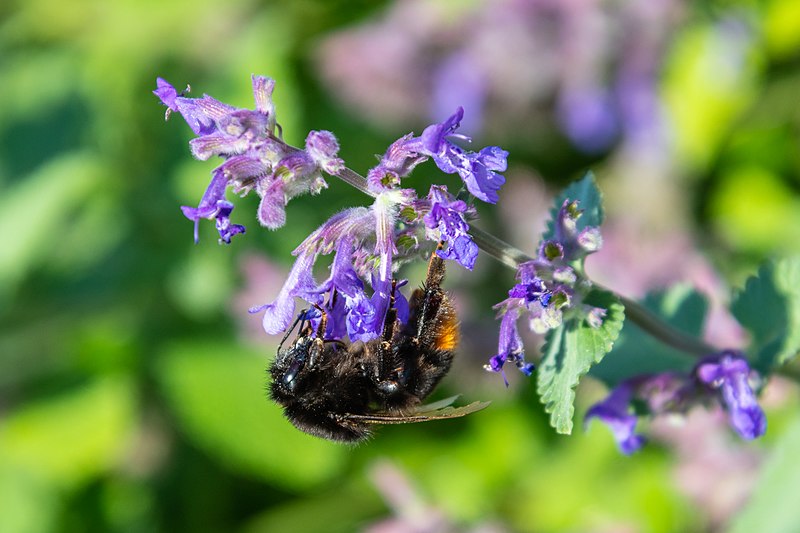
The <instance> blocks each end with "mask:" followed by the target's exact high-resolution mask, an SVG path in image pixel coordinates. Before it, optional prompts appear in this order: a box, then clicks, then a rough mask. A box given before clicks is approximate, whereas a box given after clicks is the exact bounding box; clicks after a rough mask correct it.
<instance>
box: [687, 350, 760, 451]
mask: <svg viewBox="0 0 800 533" xmlns="http://www.w3.org/2000/svg"><path fill="white" fill-rule="evenodd" d="M752 373H753V371H752V370H751V369H750V366H749V365H748V364H747V360H745V358H744V356H743V355H741V354H740V353H738V352H734V351H730V350H728V351H724V352H722V353H720V354H715V355H713V356H711V357H708V358H706V359H705V360H703V361H701V362H700V363H699V364H698V365H697V367H696V368H695V375H696V376H697V379H698V380H700V382H701V383H703V384H705V385H706V386H708V387H709V388H710V389H712V390H714V391H717V392H718V393H719V394H720V396H721V401H722V405H723V406H724V407H725V410H726V411H727V412H728V417H729V419H730V423H731V426H732V427H733V429H735V430H736V432H737V433H738V434H739V435H740V436H741V437H742V438H744V439H748V440H751V439H755V438H757V437H760V436H762V435H763V434H764V433H765V432H766V431H767V418H766V416H765V415H764V411H763V410H762V409H761V406H759V405H758V401H757V400H756V395H755V393H754V392H753V389H752V388H751V387H750V383H749V380H750V377H751V374H752Z"/></svg>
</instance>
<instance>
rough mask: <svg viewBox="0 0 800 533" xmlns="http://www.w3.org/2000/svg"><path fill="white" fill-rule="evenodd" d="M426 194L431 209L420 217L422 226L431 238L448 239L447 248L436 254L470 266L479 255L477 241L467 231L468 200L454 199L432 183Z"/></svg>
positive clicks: (445, 190)
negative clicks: (465, 214) (465, 215)
mask: <svg viewBox="0 0 800 533" xmlns="http://www.w3.org/2000/svg"><path fill="white" fill-rule="evenodd" d="M428 198H429V199H430V202H431V210H430V212H429V213H428V214H427V215H425V217H424V219H423V220H424V222H425V227H426V228H427V230H428V233H429V234H431V233H432V234H433V235H432V238H433V240H437V241H438V240H443V241H445V242H446V243H447V248H446V249H444V250H439V252H438V255H439V257H441V258H442V259H452V260H454V261H456V262H458V263H460V264H461V265H462V266H464V267H465V268H467V269H468V270H472V268H473V267H474V266H475V259H477V257H478V245H477V244H475V242H474V241H473V240H472V237H470V235H469V234H468V233H467V231H468V230H469V225H468V224H467V221H466V219H465V217H464V213H466V212H467V209H468V207H467V204H466V203H464V202H463V201H461V200H455V199H453V197H452V196H451V195H450V194H448V192H447V189H446V188H445V187H440V186H436V185H434V186H432V187H431V190H430V193H429V194H428Z"/></svg>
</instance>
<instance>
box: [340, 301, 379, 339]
mask: <svg viewBox="0 0 800 533" xmlns="http://www.w3.org/2000/svg"><path fill="white" fill-rule="evenodd" d="M346 308H347V335H348V336H349V337H350V340H352V341H368V340H370V339H374V338H375V337H376V331H375V324H376V322H377V320H376V318H377V314H378V313H377V310H376V309H375V306H374V305H373V303H372V301H371V300H370V299H369V298H367V297H366V296H364V295H363V294H358V295H356V297H354V298H350V297H348V298H347V304H346Z"/></svg>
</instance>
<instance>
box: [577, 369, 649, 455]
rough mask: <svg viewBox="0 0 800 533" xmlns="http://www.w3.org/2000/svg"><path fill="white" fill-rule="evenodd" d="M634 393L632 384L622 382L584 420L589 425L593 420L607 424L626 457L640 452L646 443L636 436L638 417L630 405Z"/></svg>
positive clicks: (640, 436)
mask: <svg viewBox="0 0 800 533" xmlns="http://www.w3.org/2000/svg"><path fill="white" fill-rule="evenodd" d="M633 392H634V391H633V387H632V385H631V383H630V382H622V383H621V384H620V385H618V386H617V387H616V388H615V389H614V390H612V391H611V394H609V395H608V397H606V399H605V400H603V401H602V402H600V403H597V404H595V405H594V406H593V407H591V408H590V409H589V410H588V411H587V412H586V416H585V418H584V422H585V423H587V424H588V422H589V421H590V420H591V419H593V418H597V419H598V420H600V421H601V422H603V423H604V424H606V425H607V426H608V427H609V428H610V429H611V432H612V433H613V434H614V439H615V440H616V441H617V445H618V446H619V449H620V451H621V452H622V453H624V454H625V455H630V454H632V453H633V452H635V451H637V450H639V449H640V448H641V447H642V446H644V443H645V438H644V436H642V435H637V434H636V423H637V417H636V415H635V414H634V413H633V412H632V408H631V405H630V403H631V400H632V399H633Z"/></svg>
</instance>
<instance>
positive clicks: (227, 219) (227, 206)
mask: <svg viewBox="0 0 800 533" xmlns="http://www.w3.org/2000/svg"><path fill="white" fill-rule="evenodd" d="M231 212H233V204H232V203H230V202H225V201H219V202H217V214H216V219H217V231H219V238H220V240H221V241H222V242H224V243H225V244H230V243H231V237H233V236H234V235H238V234H239V233H244V232H245V227H244V226H242V225H241V224H231Z"/></svg>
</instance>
